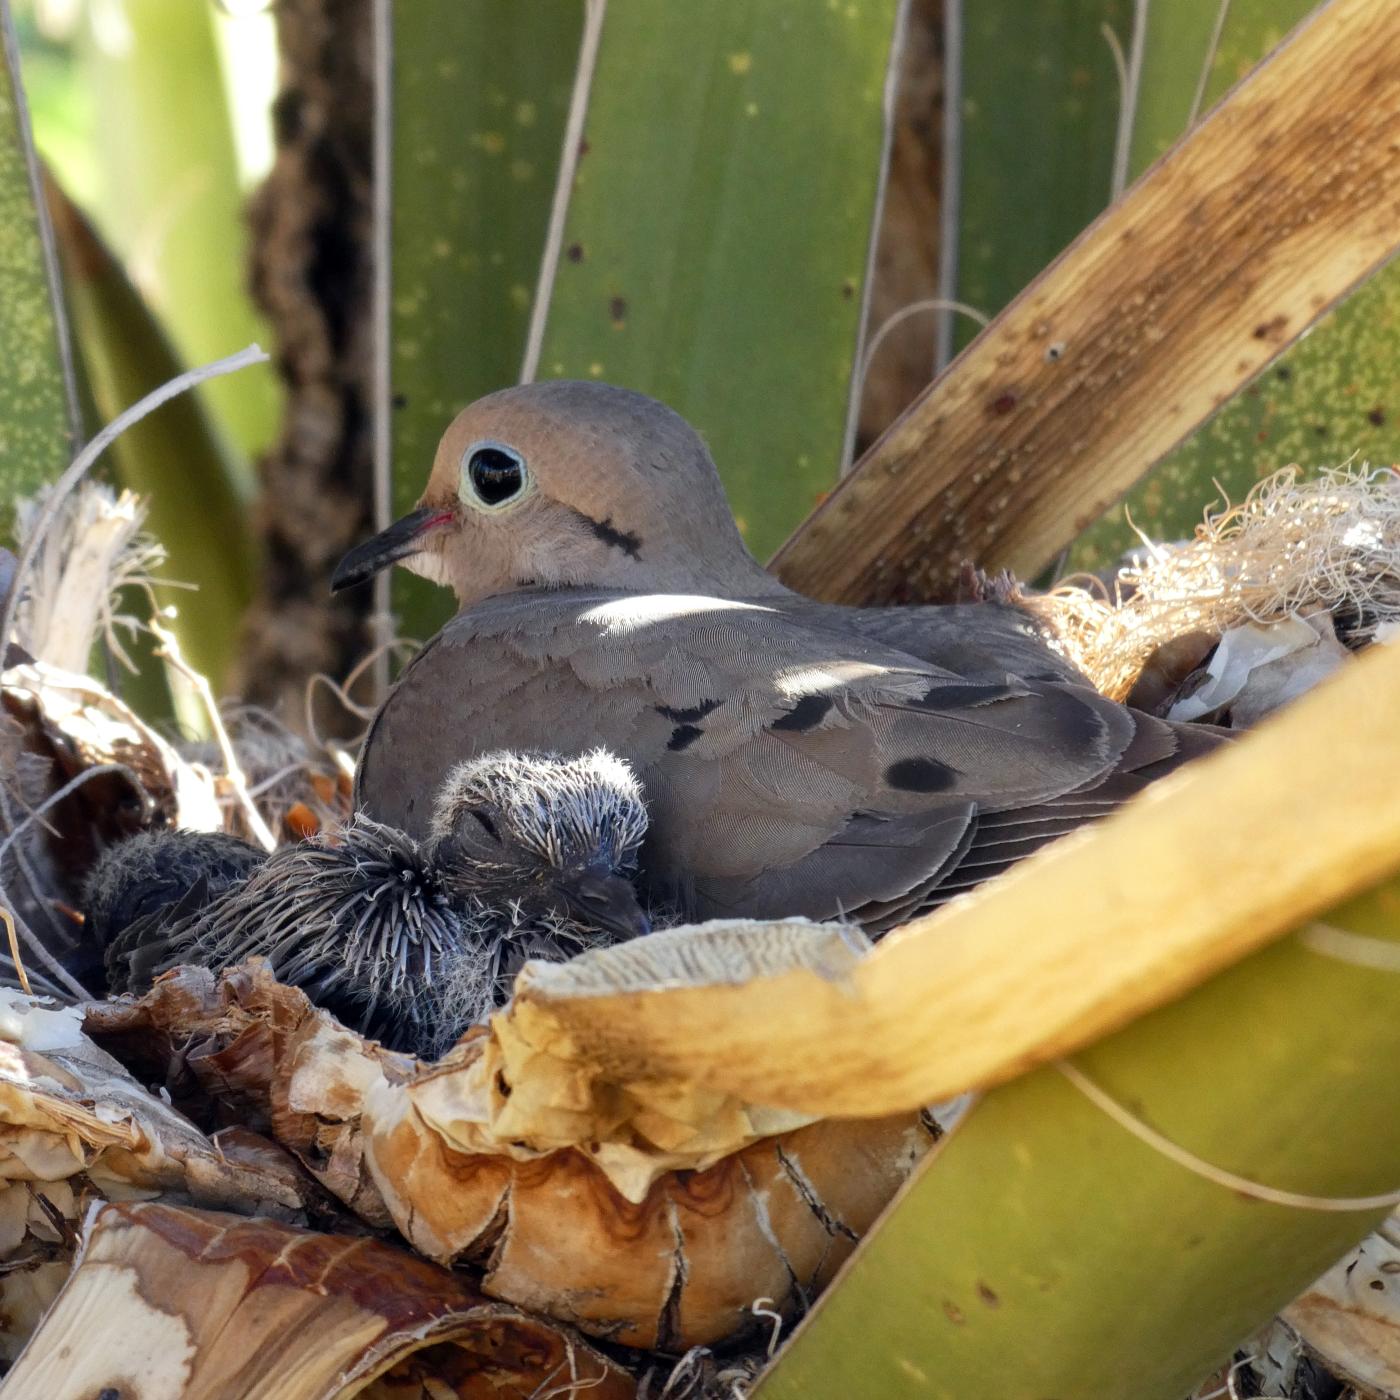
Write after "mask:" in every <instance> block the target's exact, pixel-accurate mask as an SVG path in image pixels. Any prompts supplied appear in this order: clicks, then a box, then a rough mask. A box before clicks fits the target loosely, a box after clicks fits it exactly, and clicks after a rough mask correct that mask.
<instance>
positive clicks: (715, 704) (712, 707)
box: [655, 700, 724, 724]
mask: <svg viewBox="0 0 1400 1400" xmlns="http://www.w3.org/2000/svg"><path fill="white" fill-rule="evenodd" d="M722 704H724V701H723V700H702V701H701V702H700V703H699V704H698V705H692V706H691V707H690V708H689V709H686V710H678V709H676V707H675V706H674V705H657V706H656V707H655V708H656V713H657V714H659V715H660V716H661V717H662V718H663V719H669V720H670V721H671V722H672V723H673V724H698V723H699V722H700V721H701V720H702V719H704V718H705V716H706V715H709V714H713V713H714V712H715V711H716V710H717V709H719V707H720V706H721V705H722Z"/></svg>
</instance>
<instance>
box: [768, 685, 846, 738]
mask: <svg viewBox="0 0 1400 1400" xmlns="http://www.w3.org/2000/svg"><path fill="white" fill-rule="evenodd" d="M835 703H836V702H835V701H834V700H833V699H832V698H831V696H829V695H804V696H803V697H802V699H800V700H799V701H798V702H797V704H795V705H794V706H793V707H792V709H790V710H789V711H788V712H787V714H785V715H784V716H783V717H782V718H781V719H775V720H774V721H773V723H772V724H770V725H769V726H768V727H769V728H770V729H775V730H778V731H779V732H781V733H785V734H788V733H791V734H805V733H806V732H807V731H808V730H809V729H815V728H816V727H817V725H819V724H820V723H821V722H822V720H824V719H825V718H826V716H827V715H828V714H829V713H830V711H831V707H832V706H833V705H834V704H835Z"/></svg>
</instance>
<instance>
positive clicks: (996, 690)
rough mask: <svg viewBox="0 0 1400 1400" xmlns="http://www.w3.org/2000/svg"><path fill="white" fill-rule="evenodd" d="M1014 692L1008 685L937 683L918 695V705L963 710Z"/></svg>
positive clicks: (929, 707)
mask: <svg viewBox="0 0 1400 1400" xmlns="http://www.w3.org/2000/svg"><path fill="white" fill-rule="evenodd" d="M1015 694H1016V692H1015V691H1014V690H1012V689H1011V687H1010V686H1008V685H995V684H988V685H978V684H971V683H969V684H967V685H958V684H956V683H955V684H953V685H944V684H942V683H940V684H938V685H932V686H930V687H929V688H928V689H927V690H926V691H925V692H924V693H923V695H922V696H920V697H919V707H920V708H921V709H927V710H965V709H970V708H971V707H972V706H974V705H990V704H991V703H992V701H994V700H1009V699H1010V698H1011V696H1013V695H1015Z"/></svg>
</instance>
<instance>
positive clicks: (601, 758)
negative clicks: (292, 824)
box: [107, 753, 648, 1056]
mask: <svg viewBox="0 0 1400 1400" xmlns="http://www.w3.org/2000/svg"><path fill="white" fill-rule="evenodd" d="M645 830H646V814H645V809H644V807H643V806H642V804H641V801H640V797H639V794H638V788H637V785H636V782H635V779H633V778H632V776H631V774H630V773H629V772H628V770H627V769H626V767H625V766H624V765H622V764H620V763H618V762H617V761H616V760H615V759H612V758H611V756H609V755H606V754H601V753H593V754H589V755H586V756H584V757H583V758H580V759H575V760H572V761H568V762H565V761H562V760H554V759H536V758H522V757H520V756H519V755H513V754H495V755H488V756H487V757H485V758H482V759H480V760H477V761H476V762H474V763H467V764H462V765H459V766H458V768H456V769H455V770H454V771H453V772H452V773H451V774H449V775H448V778H447V781H446V782H445V783H444V784H443V785H442V789H441V792H440V794H439V798H438V801H437V804H436V819H435V822H434V824H433V829H432V830H431V831H430V832H429V833H428V834H427V836H426V837H424V838H423V839H421V840H419V839H415V838H413V837H410V836H408V835H406V834H405V833H404V832H402V831H400V830H397V829H395V828H393V827H389V826H385V825H382V824H380V823H378V822H374V821H371V820H369V819H368V818H365V817H363V816H359V817H356V818H355V819H354V820H353V821H352V822H351V823H350V824H349V826H347V827H346V828H345V830H344V831H343V832H341V833H339V834H338V835H337V837H336V838H335V840H334V841H331V840H316V841H310V842H304V843H302V844H301V845H298V846H291V847H285V848H283V849H281V850H279V851H277V852H275V853H273V854H272V855H271V856H269V857H268V858H267V859H266V860H265V861H263V862H262V863H260V864H259V865H258V866H257V867H256V868H255V869H254V870H253V872H252V874H251V875H250V876H249V877H248V878H247V879H246V881H244V882H242V883H240V884H237V885H234V886H232V887H230V888H228V889H226V890H225V891H224V892H223V893H222V894H221V895H219V896H218V897H217V898H214V899H212V900H206V899H205V898H204V897H203V892H202V891H201V890H200V889H199V888H198V887H197V886H196V887H195V888H194V889H193V890H192V892H191V894H190V896H189V897H188V898H187V899H186V900H185V901H183V903H180V904H176V905H173V906H167V907H165V908H164V909H162V910H158V911H156V912H155V913H153V914H150V915H147V916H146V917H144V918H142V919H140V920H137V921H136V922H135V923H133V924H131V925H130V926H128V927H127V928H125V929H124V930H122V931H120V932H118V933H117V934H116V935H115V937H114V938H113V939H112V941H111V942H110V944H109V947H108V951H107V967H108V973H109V980H110V982H111V984H112V987H113V989H114V990H121V991H140V990H143V989H144V988H145V987H146V986H148V985H149V983H150V981H151V979H152V978H153V977H155V976H157V975H159V974H160V973H161V972H162V971H165V970H167V969H169V968H171V967H174V966H177V965H179V964H182V963H193V964H197V965H200V966H205V967H210V968H213V969H216V970H217V969H221V968H225V967H230V966H233V965H235V964H237V963H239V962H242V961H245V960H246V959H248V958H250V957H263V958H266V959H267V960H268V962H269V963H270V964H271V967H272V970H273V972H274V973H275V975H276V976H277V977H278V978H279V980H281V981H283V982H287V983H291V984H293V985H296V986H299V987H302V988H303V989H304V990H305V991H306V992H307V994H308V995H309V996H310V997H311V999H312V1000H313V1001H315V1002H316V1003H317V1004H318V1005H321V1006H324V1007H325V1008H326V1009H327V1010H329V1011H331V1012H332V1013H333V1014H334V1015H336V1017H337V1018H338V1019H339V1020H341V1021H342V1022H344V1023H345V1024H346V1025H349V1026H352V1027H353V1028H355V1029H357V1030H359V1031H361V1032H362V1033H363V1034H366V1035H369V1036H372V1037H374V1038H376V1039H379V1040H382V1041H383V1042H384V1043H385V1044H387V1045H389V1046H391V1047H392V1048H394V1049H400V1050H406V1051H409V1052H412V1053H416V1054H421V1055H427V1056H435V1055H437V1054H440V1053H441V1052H442V1051H443V1050H445V1049H446V1048H447V1047H448V1046H449V1045H451V1044H452V1042H453V1041H454V1040H455V1039H456V1038H457V1037H458V1036H459V1035H460V1034H461V1032H462V1031H463V1030H464V1029H465V1028H466V1027H467V1026H469V1025H471V1024H472V1023H473V1022H475V1021H477V1020H479V1019H481V1018H482V1017H483V1016H484V1015H486V1014H487V1013H489V1012H490V1010H491V1009H492V1008H493V1007H495V1006H498V1005H500V1004H502V1003H503V1002H504V1001H505V1000H506V999H507V998H508V996H509V992H510V987H511V983H512V981H513V979H514V975H515V973H516V971H518V970H519V968H520V967H521V965H523V963H524V962H525V961H526V960H527V959H530V958H543V959H548V960H553V961H558V960H560V959H562V958H567V957H571V956H572V955H573V954H574V953H577V952H581V951H583V950H584V949H585V948H588V947H595V946H599V945H602V944H607V943H611V942H616V941H619V940H621V939H623V938H628V937H633V936H635V935H637V934H639V933H643V932H645V931H646V929H647V927H648V923H647V920H646V917H645V915H644V914H643V912H642V910H641V908H640V906H639V905H638V903H637V900H636V895H635V892H634V890H633V887H632V884H631V876H632V874H633V873H634V869H635V860H636V855H637V850H638V847H639V846H640V844H641V840H642V837H643V835H644V833H645Z"/></svg>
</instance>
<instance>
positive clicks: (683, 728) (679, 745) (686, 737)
mask: <svg viewBox="0 0 1400 1400" xmlns="http://www.w3.org/2000/svg"><path fill="white" fill-rule="evenodd" d="M704 732H705V731H704V730H703V729H701V728H700V726H699V725H698V724H678V725H677V726H676V727H675V728H674V729H673V730H672V731H671V737H670V739H669V740H668V741H667V743H666V747H667V748H668V749H670V750H671V752H672V753H680V752H681V750H682V749H688V748H689V747H690V746H691V745H692V744H693V743H694V742H695V741H696V740H697V739H698V738H699V737H700V736H701V735H702V734H703V733H704Z"/></svg>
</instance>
